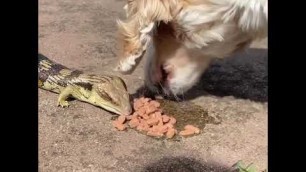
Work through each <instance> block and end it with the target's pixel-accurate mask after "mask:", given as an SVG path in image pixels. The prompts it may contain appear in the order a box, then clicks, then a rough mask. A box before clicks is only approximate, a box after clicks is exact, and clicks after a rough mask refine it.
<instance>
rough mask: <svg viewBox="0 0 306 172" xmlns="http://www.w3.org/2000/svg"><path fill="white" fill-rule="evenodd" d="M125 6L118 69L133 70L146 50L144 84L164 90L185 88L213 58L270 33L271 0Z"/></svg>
mask: <svg viewBox="0 0 306 172" xmlns="http://www.w3.org/2000/svg"><path fill="white" fill-rule="evenodd" d="M124 9H125V10H126V16H127V19H126V20H125V21H121V20H118V27H119V33H120V36H121V37H120V41H121V42H122V47H123V49H122V50H123V51H122V54H120V55H119V56H120V61H119V62H120V63H119V65H118V66H117V68H116V69H117V70H118V71H121V72H122V73H131V72H132V71H133V70H134V68H135V67H136V66H137V64H138V62H139V60H140V59H141V58H142V56H144V54H145V52H147V53H146V54H147V59H146V66H145V75H146V85H147V86H148V87H149V88H150V89H151V90H158V89H157V88H158V87H157V86H161V87H162V88H163V91H164V92H165V93H166V94H170V93H172V94H182V93H184V92H185V91H187V90H188V89H190V88H191V87H192V86H193V85H194V84H195V83H196V82H197V81H198V80H199V78H200V76H201V74H202V73H203V72H204V71H205V69H206V68H207V67H208V65H209V63H210V61H211V59H213V58H224V57H226V56H229V55H231V54H232V53H234V52H236V51H238V50H241V49H244V48H245V47H246V46H248V45H249V44H250V43H251V42H252V41H253V40H255V39H258V38H264V37H266V36H267V22H268V16H267V12H268V11H267V9H268V5H267V0H128V1H127V5H126V6H125V7H124Z"/></svg>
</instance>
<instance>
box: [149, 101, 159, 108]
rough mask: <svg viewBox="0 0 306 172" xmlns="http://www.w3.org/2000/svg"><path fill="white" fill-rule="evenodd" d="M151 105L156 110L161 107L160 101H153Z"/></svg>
mask: <svg viewBox="0 0 306 172" xmlns="http://www.w3.org/2000/svg"><path fill="white" fill-rule="evenodd" d="M151 104H152V105H153V106H154V107H156V108H159V107H160V103H159V102H158V101H151Z"/></svg>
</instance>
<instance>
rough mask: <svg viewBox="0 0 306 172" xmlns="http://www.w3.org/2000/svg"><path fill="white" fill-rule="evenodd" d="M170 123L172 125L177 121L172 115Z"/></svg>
mask: <svg viewBox="0 0 306 172" xmlns="http://www.w3.org/2000/svg"><path fill="white" fill-rule="evenodd" d="M169 123H171V124H172V125H174V124H175V123H176V119H175V118H173V117H172V116H171V117H170V121H169Z"/></svg>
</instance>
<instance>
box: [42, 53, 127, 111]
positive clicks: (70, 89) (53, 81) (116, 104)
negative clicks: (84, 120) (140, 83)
mask: <svg viewBox="0 0 306 172" xmlns="http://www.w3.org/2000/svg"><path fill="white" fill-rule="evenodd" d="M38 87H39V88H42V89H45V90H49V91H52V92H55V93H58V94H59V98H58V105H60V106H62V107H66V106H68V105H69V104H68V101H67V98H69V97H73V98H75V99H78V100H80V101H84V102H87V103H90V104H93V105H95V106H99V107H101V108H103V109H106V110H108V111H111V112H114V113H116V114H120V115H122V114H125V115H128V114H130V113H131V111H132V108H131V104H130V100H129V94H128V92H127V89H126V86H125V83H124V81H123V80H122V79H121V78H120V77H117V76H109V75H103V76H96V75H88V74H84V73H83V72H81V71H78V70H71V69H69V68H67V67H65V66H63V65H61V64H58V63H55V62H53V61H51V60H49V59H48V58H47V57H45V56H43V55H41V54H39V55H38Z"/></svg>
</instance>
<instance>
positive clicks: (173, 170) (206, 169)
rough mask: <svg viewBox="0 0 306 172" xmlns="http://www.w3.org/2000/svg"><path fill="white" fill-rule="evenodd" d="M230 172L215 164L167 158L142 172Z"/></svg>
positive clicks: (185, 158) (181, 158)
mask: <svg viewBox="0 0 306 172" xmlns="http://www.w3.org/2000/svg"><path fill="white" fill-rule="evenodd" d="M161 171H162V172H229V168H227V167H225V166H223V165H219V164H217V163H215V162H201V161H199V160H196V159H194V158H187V157H165V158H162V159H160V160H159V161H157V162H153V163H151V164H149V165H147V166H146V167H144V168H143V170H142V172H161Z"/></svg>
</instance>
